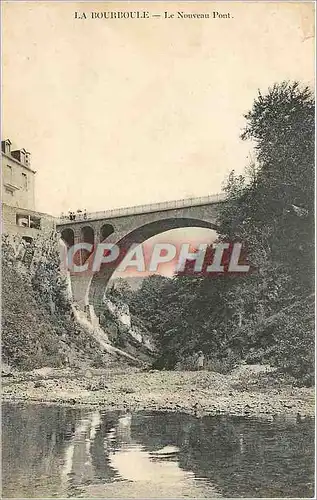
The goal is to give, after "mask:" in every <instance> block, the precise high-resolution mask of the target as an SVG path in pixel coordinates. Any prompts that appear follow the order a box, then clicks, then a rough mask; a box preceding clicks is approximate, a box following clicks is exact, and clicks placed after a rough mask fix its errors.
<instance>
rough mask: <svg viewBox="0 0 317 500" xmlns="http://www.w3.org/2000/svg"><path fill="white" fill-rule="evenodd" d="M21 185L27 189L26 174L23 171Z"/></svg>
mask: <svg viewBox="0 0 317 500" xmlns="http://www.w3.org/2000/svg"><path fill="white" fill-rule="evenodd" d="M22 187H23V189H28V176H27V175H26V174H24V173H22Z"/></svg>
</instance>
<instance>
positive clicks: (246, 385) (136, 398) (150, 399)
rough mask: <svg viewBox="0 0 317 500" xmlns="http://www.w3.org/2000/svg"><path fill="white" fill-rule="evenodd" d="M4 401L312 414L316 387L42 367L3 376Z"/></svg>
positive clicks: (251, 377) (238, 377) (250, 374)
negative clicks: (10, 375)
mask: <svg viewBox="0 0 317 500" xmlns="http://www.w3.org/2000/svg"><path fill="white" fill-rule="evenodd" d="M2 395H3V397H2V399H3V400H4V401H8V400H9V401H21V400H25V401H37V402H47V403H58V404H67V405H70V404H71V405H75V406H82V405H85V406H96V405H97V406H98V407H104V408H113V409H114V408H116V409H117V408H118V409H121V408H125V409H131V410H138V409H154V410H162V411H163V410H166V411H179V412H181V411H184V412H187V413H192V414H195V415H205V414H212V413H230V414H235V415H247V416H265V417H266V418H273V416H274V415H277V414H283V413H287V414H289V415H292V416H294V417H296V416H297V418H300V417H301V416H306V415H313V414H314V390H313V389H312V388H294V387H292V386H291V385H288V384H287V383H286V382H285V380H283V379H276V378H274V376H273V374H272V373H266V372H263V371H262V372H260V373H257V372H256V370H255V371H252V370H251V371H250V370H238V371H236V372H235V373H233V374H231V375H221V374H219V373H214V372H207V371H201V372H180V371H173V372H169V371H150V372H142V371H139V370H138V369H136V368H132V367H126V368H116V369H111V370H90V369H89V370H85V371H81V372H74V371H72V370H70V369H64V370H61V369H59V370H57V369H49V368H47V369H42V370H34V371H33V372H24V373H18V374H17V373H15V374H14V376H12V377H5V378H4V379H3V385H2Z"/></svg>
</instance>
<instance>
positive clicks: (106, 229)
mask: <svg viewBox="0 0 317 500" xmlns="http://www.w3.org/2000/svg"><path fill="white" fill-rule="evenodd" d="M113 233H114V227H113V225H112V224H104V225H103V226H101V228H100V241H104V240H105V239H106V238H108V236H110V235H111V234H113Z"/></svg>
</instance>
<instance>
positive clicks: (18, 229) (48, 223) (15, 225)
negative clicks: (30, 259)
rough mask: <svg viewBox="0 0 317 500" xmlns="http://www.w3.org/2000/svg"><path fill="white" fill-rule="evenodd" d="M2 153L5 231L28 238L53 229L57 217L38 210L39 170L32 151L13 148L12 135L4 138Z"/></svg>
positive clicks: (3, 220)
mask: <svg viewBox="0 0 317 500" xmlns="http://www.w3.org/2000/svg"><path fill="white" fill-rule="evenodd" d="M1 153H2V222H3V227H2V232H3V233H7V234H20V235H21V236H22V237H23V238H24V239H25V240H27V241H31V239H33V238H34V237H36V236H38V235H41V234H43V235H44V234H47V233H50V232H51V231H52V230H54V229H55V220H54V217H52V216H50V215H48V214H43V213H40V212H37V211H36V210H35V174H36V172H35V170H33V169H32V168H31V160H30V153H29V152H28V151H26V150H25V149H24V148H23V149H16V150H12V143H11V141H10V139H6V140H4V141H1Z"/></svg>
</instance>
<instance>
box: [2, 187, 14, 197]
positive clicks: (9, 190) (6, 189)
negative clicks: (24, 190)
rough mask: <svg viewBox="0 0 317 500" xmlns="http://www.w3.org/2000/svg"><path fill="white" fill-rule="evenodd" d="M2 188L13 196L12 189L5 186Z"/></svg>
mask: <svg viewBox="0 0 317 500" xmlns="http://www.w3.org/2000/svg"><path fill="white" fill-rule="evenodd" d="M4 190H5V192H6V193H7V194H9V195H10V196H13V189H10V188H8V187H6V188H4Z"/></svg>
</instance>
